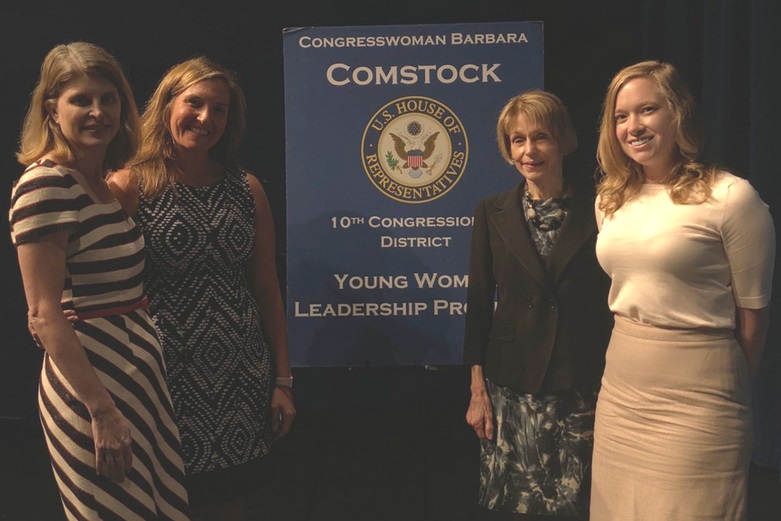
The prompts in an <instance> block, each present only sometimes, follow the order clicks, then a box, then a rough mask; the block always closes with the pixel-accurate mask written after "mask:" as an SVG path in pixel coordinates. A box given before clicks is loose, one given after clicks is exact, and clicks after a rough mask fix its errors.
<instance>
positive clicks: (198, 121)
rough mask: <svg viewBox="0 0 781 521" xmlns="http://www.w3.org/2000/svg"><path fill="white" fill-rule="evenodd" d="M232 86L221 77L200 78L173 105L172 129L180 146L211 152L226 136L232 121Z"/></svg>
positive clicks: (172, 133)
mask: <svg viewBox="0 0 781 521" xmlns="http://www.w3.org/2000/svg"><path fill="white" fill-rule="evenodd" d="M229 107H230V89H229V88H228V85H227V84H226V83H225V82H224V81H223V80H221V79H217V78H214V79H210V80H203V81H199V82H198V83H196V84H194V85H192V86H190V87H189V88H187V89H185V90H184V91H182V92H181V93H180V94H179V95H178V96H176V97H175V98H174V100H173V103H172V104H171V117H170V120H169V130H170V132H171V137H172V138H173V140H174V143H175V145H176V146H177V147H178V148H181V149H184V150H192V151H201V152H205V151H208V150H209V149H210V148H211V147H213V146H214V145H215V144H216V143H217V142H218V141H219V140H220V138H222V134H223V133H224V132H225V127H226V125H227V124H228V108H229Z"/></svg>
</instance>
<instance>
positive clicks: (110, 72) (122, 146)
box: [16, 42, 140, 170]
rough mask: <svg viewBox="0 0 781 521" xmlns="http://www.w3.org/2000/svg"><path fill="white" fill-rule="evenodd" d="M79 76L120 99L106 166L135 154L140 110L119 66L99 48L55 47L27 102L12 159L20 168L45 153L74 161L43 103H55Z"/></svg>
mask: <svg viewBox="0 0 781 521" xmlns="http://www.w3.org/2000/svg"><path fill="white" fill-rule="evenodd" d="M81 74H85V75H88V76H94V77H98V78H103V79H105V80H106V81H108V82H110V83H111V84H112V85H114V87H115V88H116V89H117V93H118V94H119V101H120V104H121V114H120V125H119V131H118V132H117V135H116V136H115V137H114V139H113V140H112V141H111V143H109V145H108V148H107V149H106V157H105V159H104V166H105V167H106V168H107V169H112V170H113V169H117V168H120V167H121V166H122V165H123V164H124V163H125V162H126V161H127V160H128V159H130V158H131V157H132V156H133V155H134V154H135V152H136V150H137V149H138V145H139V140H140V123H139V116H138V108H137V107H136V102H135V99H134V98H133V92H132V90H131V88H130V85H129V84H128V81H127V79H126V78H125V74H124V73H123V72H122V67H121V66H120V65H119V63H118V62H117V60H116V59H115V58H114V57H113V56H111V55H110V54H109V53H108V52H106V51H105V50H104V49H102V48H101V47H98V46H97V45H94V44H91V43H87V42H71V43H67V44H62V45H58V46H56V47H54V48H53V49H52V50H51V51H49V53H48V54H47V55H46V57H45V58H44V60H43V63H42V64H41V73H40V78H39V80H38V83H37V84H36V86H35V89H34V90H33V93H32V95H31V97H30V106H29V107H28V109H27V115H26V116H25V118H24V124H23V126H22V133H21V136H20V138H19V152H17V154H16V158H17V160H18V161H19V162H20V163H22V164H24V165H29V164H30V163H33V162H35V161H37V160H38V159H40V158H41V157H43V156H44V155H46V154H48V153H52V155H54V156H56V157H57V159H58V161H62V162H64V163H72V162H73V161H74V160H75V159H76V152H75V151H74V150H73V147H72V146H71V144H70V143H68V140H67V139H66V138H65V136H64V135H63V134H62V130H60V127H59V125H57V123H56V122H55V121H54V120H53V119H52V117H51V115H50V114H49V110H48V108H47V104H50V103H56V102H57V99H58V98H59V97H60V95H61V94H62V91H63V90H64V89H65V87H66V86H67V84H68V82H70V81H71V80H72V79H73V78H74V77H76V76H79V75H81Z"/></svg>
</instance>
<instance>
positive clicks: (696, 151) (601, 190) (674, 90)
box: [597, 60, 716, 216]
mask: <svg viewBox="0 0 781 521" xmlns="http://www.w3.org/2000/svg"><path fill="white" fill-rule="evenodd" d="M636 78H651V79H653V80H654V81H655V82H656V84H657V85H658V86H659V91H660V92H661V93H662V96H663V97H664V98H665V100H666V102H667V105H668V107H669V108H670V110H671V111H672V113H673V125H674V126H675V144H676V151H675V154H676V157H675V163H674V165H673V168H672V170H671V172H670V176H669V181H668V183H669V186H668V190H669V193H670V198H671V199H672V200H673V202H674V203H676V204H699V203H702V202H704V201H706V200H707V199H708V198H709V197H710V194H711V185H712V184H713V179H714V178H715V175H716V168H715V167H714V166H712V165H705V164H703V163H701V162H700V156H701V153H702V136H701V133H700V128H699V125H698V121H697V118H696V103H695V100H694V97H693V96H692V94H691V92H690V91H689V89H688V87H687V86H686V85H685V84H684V82H683V80H682V79H681V77H680V75H679V74H678V71H677V70H676V68H675V67H674V66H673V65H671V64H669V63H664V62H661V61H654V60H650V61H643V62H640V63H636V64H634V65H630V66H629V67H626V68H624V69H621V70H620V71H619V72H618V73H617V74H616V75H615V76H614V77H613V80H612V81H611V82H610V85H609V87H608V89H607V94H606V95H605V101H604V103H603V105H602V116H601V122H600V126H599V143H598V145H597V162H598V163H599V169H598V172H597V173H598V176H599V184H598V186H597V193H598V194H599V196H600V203H599V208H600V209H601V210H602V211H604V212H605V215H607V216H610V215H612V214H613V213H615V212H616V211H617V210H618V209H619V208H621V206H623V205H624V203H626V202H627V201H629V200H631V199H632V198H633V197H635V196H636V195H637V194H638V193H639V191H640V187H641V186H642V185H643V182H644V180H643V173H642V172H643V169H642V166H641V165H639V164H638V163H636V162H635V161H633V160H632V159H630V158H629V157H628V156H627V155H626V154H625V153H624V151H623V150H622V149H621V144H620V143H619V142H618V137H617V136H616V128H615V120H614V114H615V109H616V98H617V97H618V92H619V91H620V90H621V88H622V87H623V86H624V85H626V84H627V83H629V82H630V81H631V80H634V79H636Z"/></svg>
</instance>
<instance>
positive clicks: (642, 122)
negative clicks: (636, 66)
mask: <svg viewBox="0 0 781 521" xmlns="http://www.w3.org/2000/svg"><path fill="white" fill-rule="evenodd" d="M614 121H615V131H616V139H618V143H619V144H620V145H621V149H622V150H623V151H624V153H625V154H626V155H627V156H628V157H629V158H630V159H632V160H633V161H635V162H636V163H637V164H639V165H640V166H641V167H642V170H643V177H644V179H645V181H646V182H660V181H664V180H665V179H666V178H667V177H668V176H669V175H670V173H671V170H672V168H673V166H674V164H675V161H676V158H677V156H678V145H677V144H676V141H675V139H676V129H675V125H674V121H675V118H674V114H673V111H672V109H671V108H670V106H669V103H668V102H667V99H666V98H665V97H664V95H663V94H662V92H661V90H660V89H659V85H658V84H657V83H656V81H655V80H654V79H653V78H649V77H640V78H635V79H632V80H630V81H628V82H627V83H626V84H625V85H624V86H623V87H621V89H620V90H619V91H618V94H617V96H616V108H615V112H614Z"/></svg>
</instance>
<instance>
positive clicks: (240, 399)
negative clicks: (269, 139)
mask: <svg viewBox="0 0 781 521" xmlns="http://www.w3.org/2000/svg"><path fill="white" fill-rule="evenodd" d="M247 175H248V174H247V172H245V171H243V170H241V169H238V168H232V169H228V170H227V171H226V172H225V175H224V176H223V179H222V180H221V181H220V182H219V183H217V184H216V185H215V186H210V187H197V186H190V185H186V184H183V183H178V182H177V183H176V185H175V189H172V188H170V187H169V188H167V189H166V190H165V191H164V192H162V193H161V194H160V195H159V196H158V197H155V198H153V199H150V198H147V197H146V196H145V194H144V193H143V187H141V190H140V198H139V206H138V211H137V212H136V215H135V216H133V218H134V220H135V221H136V223H137V225H138V226H139V228H141V230H142V231H143V233H144V238H145V242H146V247H147V264H146V272H145V280H144V285H145V288H146V292H147V295H148V297H149V311H150V313H151V315H152V318H153V320H154V323H155V326H156V327H157V330H158V332H159V334H160V341H161V343H162V345H163V353H164V356H165V362H166V369H167V381H168V387H169V390H170V392H171V399H172V401H173V405H174V411H175V417H176V422H177V425H178V426H179V430H180V432H181V439H182V454H183V458H184V462H185V469H186V473H187V474H188V475H193V474H201V473H204V472H210V471H214V470H219V469H225V468H230V467H234V466H237V465H241V464H243V463H248V462H251V461H253V460H255V459H257V458H259V457H261V456H264V455H266V454H267V453H269V451H270V449H271V443H272V438H273V431H272V428H271V423H270V403H271V390H272V385H271V382H272V367H271V365H272V364H271V362H272V354H271V350H270V348H269V345H268V343H267V342H266V339H265V338H264V335H263V331H262V329H261V322H260V314H259V312H258V307H257V304H256V302H255V298H254V297H253V294H252V291H251V288H250V284H249V279H248V268H249V263H250V260H251V257H252V252H253V248H254V246H255V203H254V199H253V196H252V192H251V191H250V187H249V182H248V181H247Z"/></svg>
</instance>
